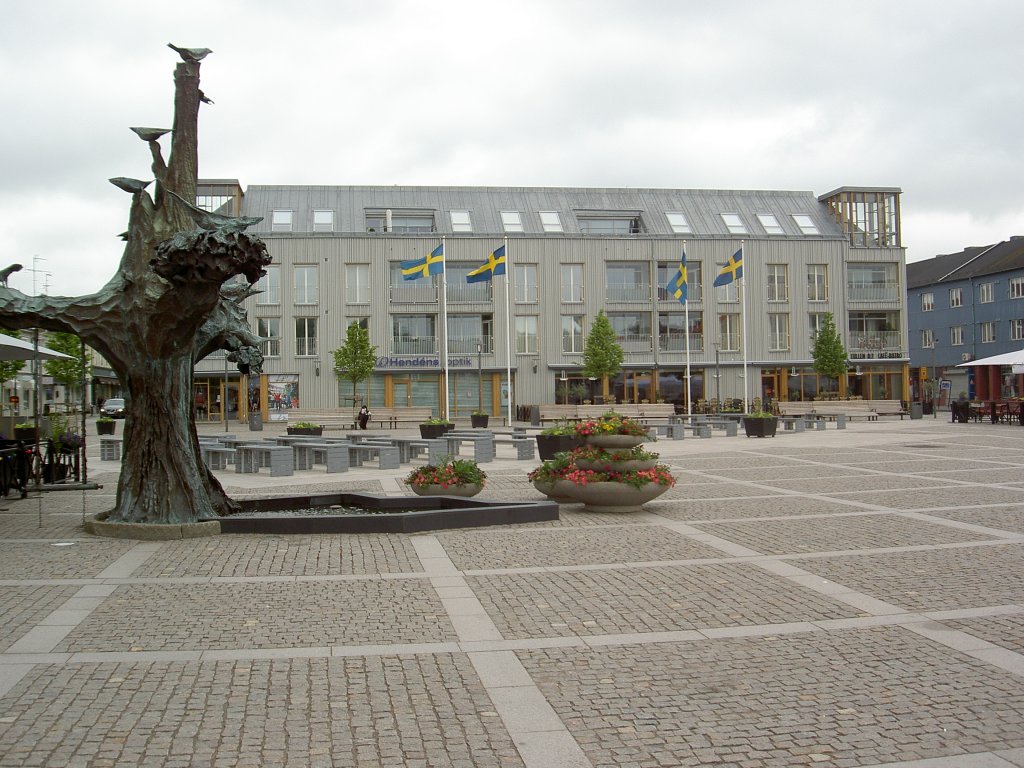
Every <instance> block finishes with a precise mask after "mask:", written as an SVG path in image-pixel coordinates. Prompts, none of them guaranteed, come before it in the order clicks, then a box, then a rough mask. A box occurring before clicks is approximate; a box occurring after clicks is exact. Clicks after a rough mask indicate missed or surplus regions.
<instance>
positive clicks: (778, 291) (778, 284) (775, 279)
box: [765, 264, 789, 301]
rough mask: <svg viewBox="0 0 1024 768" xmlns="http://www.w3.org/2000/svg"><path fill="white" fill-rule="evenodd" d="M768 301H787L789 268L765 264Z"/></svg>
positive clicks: (784, 265)
mask: <svg viewBox="0 0 1024 768" xmlns="http://www.w3.org/2000/svg"><path fill="white" fill-rule="evenodd" d="M765 272H766V275H767V278H768V301H789V266H788V265H786V264H767V265H766V267H765Z"/></svg>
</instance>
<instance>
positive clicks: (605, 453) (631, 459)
mask: <svg viewBox="0 0 1024 768" xmlns="http://www.w3.org/2000/svg"><path fill="white" fill-rule="evenodd" d="M572 461H573V463H574V464H575V465H576V466H577V467H579V468H580V469H589V470H592V471H595V472H611V471H612V470H613V469H614V470H615V471H618V472H634V471H637V470H641V469H654V468H655V467H656V466H658V454H657V453H652V452H651V451H645V450H644V448H643V446H642V445H637V446H634V447H632V448H625V449H622V448H619V449H612V450H607V449H605V448H601V447H600V446H597V445H589V444H588V445H584V446H583V447H582V448H577V449H576V450H575V451H573V452H572Z"/></svg>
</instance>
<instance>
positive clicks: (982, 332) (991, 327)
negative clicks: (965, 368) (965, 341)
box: [978, 320, 996, 344]
mask: <svg viewBox="0 0 1024 768" xmlns="http://www.w3.org/2000/svg"><path fill="white" fill-rule="evenodd" d="M978 337H979V338H980V339H981V343H982V344H991V343H992V342H994V341H995V340H996V323H995V320H990V321H989V322H985V323H978Z"/></svg>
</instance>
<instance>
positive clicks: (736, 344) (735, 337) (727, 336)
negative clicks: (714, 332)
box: [718, 333, 740, 352]
mask: <svg viewBox="0 0 1024 768" xmlns="http://www.w3.org/2000/svg"><path fill="white" fill-rule="evenodd" d="M718 338H719V342H718V343H719V344H720V345H721V346H720V347H719V349H721V350H722V351H723V352H739V351H740V335H739V334H738V333H723V334H720V335H719V337H718Z"/></svg>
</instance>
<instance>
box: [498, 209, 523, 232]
mask: <svg viewBox="0 0 1024 768" xmlns="http://www.w3.org/2000/svg"><path fill="white" fill-rule="evenodd" d="M501 226H502V227H503V228H504V229H505V231H506V232H522V231H524V230H523V217H522V216H520V215H519V211H502V212H501Z"/></svg>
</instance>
